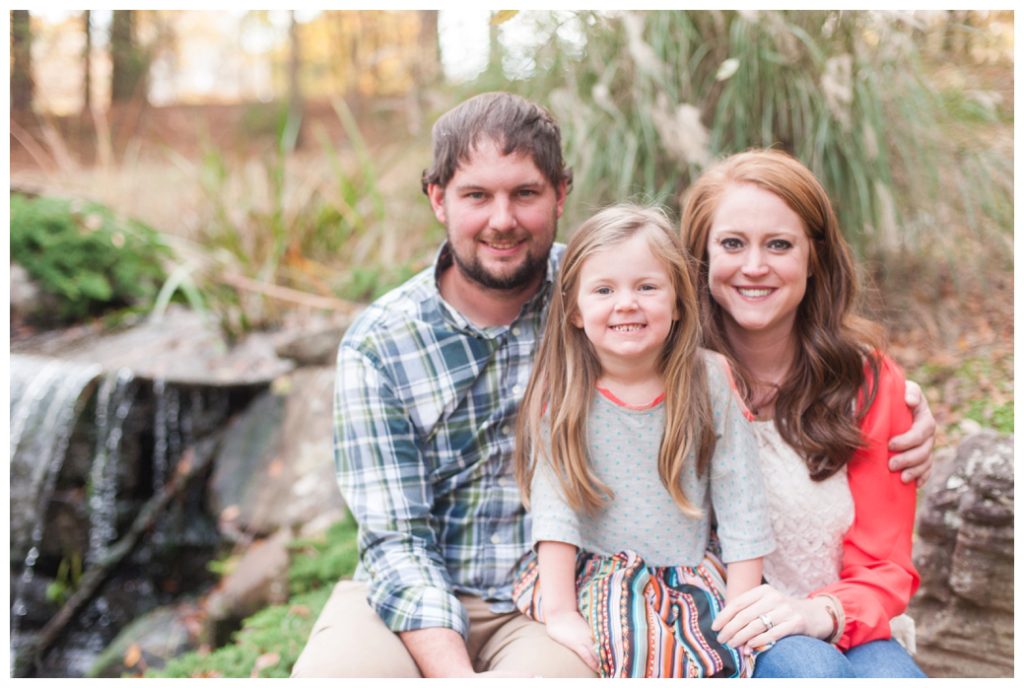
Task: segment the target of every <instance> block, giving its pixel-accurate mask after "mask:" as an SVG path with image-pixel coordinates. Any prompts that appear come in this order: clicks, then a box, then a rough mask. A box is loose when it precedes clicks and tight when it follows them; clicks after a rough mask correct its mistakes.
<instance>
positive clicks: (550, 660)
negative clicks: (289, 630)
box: [292, 581, 594, 678]
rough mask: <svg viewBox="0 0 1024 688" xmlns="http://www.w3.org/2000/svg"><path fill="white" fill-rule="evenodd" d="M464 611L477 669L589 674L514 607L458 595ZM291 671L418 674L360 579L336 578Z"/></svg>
mask: <svg viewBox="0 0 1024 688" xmlns="http://www.w3.org/2000/svg"><path fill="white" fill-rule="evenodd" d="M459 600H460V601H461V602H462V604H463V605H465V607H466V611H467V613H468V615H469V642H468V643H467V645H468V649H469V656H470V658H471V659H472V660H473V663H474V668H475V669H476V670H477V671H487V670H496V669H497V670H502V671H514V672H517V673H520V672H521V673H523V674H524V675H527V676H529V675H537V676H545V677H588V678H592V677H594V672H592V671H591V670H590V669H589V668H588V667H587V665H586V664H584V663H583V661H582V660H581V659H580V658H579V657H577V656H576V654H575V653H574V652H573V651H572V650H569V649H568V648H566V647H563V646H562V645H559V644H558V643H556V642H555V641H554V640H552V639H551V638H549V637H548V634H547V631H546V629H545V628H544V625H543V624H540V623H537V622H536V621H532V620H530V619H528V618H527V617H525V616H523V615H522V614H520V613H519V612H512V613H510V614H494V613H493V612H491V611H490V610H489V609H488V608H487V603H485V602H484V601H483V600H481V599H480V598H478V597H472V596H470V595H459ZM292 676H293V677H296V678H307V677H324V678H326V677H335V678H340V677H373V678H382V677H394V678H419V676H420V672H419V669H417V668H416V663H415V662H414V661H413V659H412V657H411V656H410V655H409V653H408V652H407V651H406V649H405V645H403V644H402V641H401V639H400V638H399V637H398V635H397V634H395V633H394V632H393V631H391V630H390V629H389V628H388V627H387V626H385V625H384V622H383V621H381V619H380V617H379V616H377V613H376V612H375V611H373V609H371V608H370V605H369V604H367V602H366V584H365V583H362V582H357V581H341V582H340V583H338V584H337V585H335V586H334V592H332V593H331V597H330V599H329V600H327V604H326V606H324V609H323V611H322V612H320V617H319V618H318V619H317V620H316V624H315V625H314V626H313V631H312V632H311V633H310V634H309V640H308V641H307V642H306V647H305V648H304V649H303V650H302V654H301V655H300V656H299V659H298V661H296V662H295V667H294V668H293V669H292Z"/></svg>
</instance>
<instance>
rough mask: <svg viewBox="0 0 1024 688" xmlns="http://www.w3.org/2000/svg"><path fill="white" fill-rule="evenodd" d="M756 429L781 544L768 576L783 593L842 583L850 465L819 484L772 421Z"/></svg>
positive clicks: (768, 558)
mask: <svg viewBox="0 0 1024 688" xmlns="http://www.w3.org/2000/svg"><path fill="white" fill-rule="evenodd" d="M752 425H753V426H754V432H755V434H756V435H757V442H758V449H759V452H760V456H761V474H762V475H763V476H764V484H765V489H766V491H767V493H768V513H769V516H770V518H771V522H772V529H773V531H774V533H775V544H776V547H775V551H774V552H772V553H771V554H769V555H768V556H766V557H765V559H764V577H765V580H767V581H768V582H769V583H770V584H771V585H773V586H775V588H777V589H778V590H779V591H780V592H783V593H785V594H787V595H792V596H794V597H804V596H806V595H807V594H808V593H810V592H812V591H814V590H817V589H818V588H821V587H824V586H825V585H828V584H829V583H834V582H835V581H837V580H839V571H840V567H841V566H842V556H843V535H844V534H845V533H846V531H847V530H849V528H850V526H851V525H853V497H852V496H851V494H850V486H849V484H848V483H847V481H846V467H845V466H844V467H843V468H842V469H841V470H840V471H839V472H837V473H836V474H835V475H833V476H832V477H830V478H828V479H827V480H823V481H821V482H814V481H813V480H811V478H810V475H808V473H807V464H806V463H804V460H803V459H802V458H800V456H799V455H798V454H797V453H796V452H795V451H793V449H792V447H790V446H789V445H788V444H786V442H785V440H783V439H782V437H781V436H780V435H779V431H778V430H777V429H776V428H775V423H774V422H773V421H757V422H754V423H752Z"/></svg>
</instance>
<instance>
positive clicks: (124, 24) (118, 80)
mask: <svg viewBox="0 0 1024 688" xmlns="http://www.w3.org/2000/svg"><path fill="white" fill-rule="evenodd" d="M135 18H136V13H135V12H134V11H133V10H114V16H113V19H112V21H111V23H110V62H111V74H110V100H111V101H112V102H115V103H121V102H128V101H131V100H133V99H136V98H137V99H139V100H141V101H142V102H145V100H146V71H147V69H148V64H147V62H148V61H147V59H146V56H145V54H144V53H143V51H142V50H141V49H140V48H139V46H138V45H137V44H136V41H135Z"/></svg>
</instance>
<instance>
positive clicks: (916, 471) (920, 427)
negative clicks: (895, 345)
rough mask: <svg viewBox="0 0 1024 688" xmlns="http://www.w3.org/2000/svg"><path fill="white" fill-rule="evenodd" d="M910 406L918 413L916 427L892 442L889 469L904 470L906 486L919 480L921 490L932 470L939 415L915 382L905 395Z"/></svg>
mask: <svg viewBox="0 0 1024 688" xmlns="http://www.w3.org/2000/svg"><path fill="white" fill-rule="evenodd" d="M905 399H906V402H907V406H909V407H910V410H911V411H912V412H913V414H914V422H913V425H911V426H910V429H909V430H907V431H906V432H905V433H903V434H901V435H897V436H896V437H893V438H892V439H891V440H889V449H890V450H892V451H894V452H902V453H898V454H895V455H894V456H893V457H892V458H890V459H889V470H890V471H892V472H894V473H895V472H898V471H902V473H901V474H900V479H901V480H903V482H905V483H910V482H913V481H914V480H917V484H918V487H920V486H921V485H924V483H925V481H926V480H928V474H929V473H931V471H932V445H933V444H934V442H935V416H933V415H932V411H931V409H930V408H928V399H926V398H925V396H924V392H923V391H922V390H921V387H920V386H919V385H918V384H917V383H916V382H914V381H912V380H907V389H906V393H905Z"/></svg>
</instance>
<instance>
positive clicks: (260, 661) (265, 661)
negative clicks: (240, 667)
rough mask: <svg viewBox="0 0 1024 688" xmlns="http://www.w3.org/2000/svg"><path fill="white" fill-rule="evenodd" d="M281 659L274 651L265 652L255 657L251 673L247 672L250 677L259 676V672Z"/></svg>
mask: <svg viewBox="0 0 1024 688" xmlns="http://www.w3.org/2000/svg"><path fill="white" fill-rule="evenodd" d="M280 661H281V655H279V654H277V653H276V652H267V653H266V654H262V655H260V656H259V657H257V658H256V661H255V662H253V665H252V673H251V674H249V677H250V678H259V675H260V672H261V671H263V670H264V669H269V668H270V667H272V666H274V665H275V664H277V663H278V662H280Z"/></svg>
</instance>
